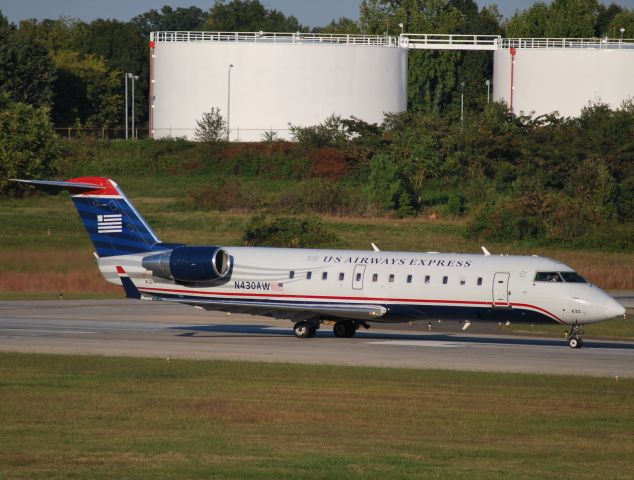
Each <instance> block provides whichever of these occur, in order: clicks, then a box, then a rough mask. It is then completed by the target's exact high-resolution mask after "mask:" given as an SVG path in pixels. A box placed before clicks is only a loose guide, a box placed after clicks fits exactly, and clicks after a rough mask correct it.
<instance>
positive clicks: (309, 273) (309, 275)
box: [306, 272, 313, 280]
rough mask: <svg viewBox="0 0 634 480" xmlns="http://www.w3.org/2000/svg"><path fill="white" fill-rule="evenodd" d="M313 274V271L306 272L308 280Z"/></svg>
mask: <svg viewBox="0 0 634 480" xmlns="http://www.w3.org/2000/svg"><path fill="white" fill-rule="evenodd" d="M312 276H313V272H306V280H310V279H311V277H312Z"/></svg>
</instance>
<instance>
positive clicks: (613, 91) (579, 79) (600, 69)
mask: <svg viewBox="0 0 634 480" xmlns="http://www.w3.org/2000/svg"><path fill="white" fill-rule="evenodd" d="M513 60H514V64H513ZM493 65H494V66H493V98H494V99H495V100H503V101H505V102H506V103H507V104H508V105H509V106H511V107H512V110H513V112H514V113H520V112H524V113H527V114H528V113H531V112H535V113H536V114H537V115H541V114H546V113H551V112H553V111H557V112H559V114H560V115H562V116H578V115H579V114H580V113H581V110H582V109H583V108H584V107H587V106H588V105H590V104H592V103H597V102H602V103H607V104H609V105H610V106H611V107H612V108H616V107H619V106H620V105H621V103H622V102H623V101H624V100H627V99H628V98H631V97H634V80H633V79H634V44H632V43H629V41H627V42H623V43H622V42H619V41H618V40H617V41H607V40H599V39H588V40H586V39H503V40H502V46H501V48H500V49H499V50H496V51H495V52H494V62H493Z"/></svg>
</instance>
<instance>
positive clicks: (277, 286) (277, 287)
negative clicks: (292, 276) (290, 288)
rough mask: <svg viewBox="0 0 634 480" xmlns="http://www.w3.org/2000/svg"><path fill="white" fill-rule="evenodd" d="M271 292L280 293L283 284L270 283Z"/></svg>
mask: <svg viewBox="0 0 634 480" xmlns="http://www.w3.org/2000/svg"><path fill="white" fill-rule="evenodd" d="M271 290H273V291H274V292H282V291H283V290H284V284H283V283H278V282H271Z"/></svg>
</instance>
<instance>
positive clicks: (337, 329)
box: [293, 320, 370, 338]
mask: <svg viewBox="0 0 634 480" xmlns="http://www.w3.org/2000/svg"><path fill="white" fill-rule="evenodd" d="M360 326H363V327H364V328H370V325H368V324H367V323H366V322H363V321H358V320H341V321H339V322H336V323H335V326H334V328H333V333H334V334H335V337H339V338H352V337H354V334H355V333H357V330H359V327H360ZM318 329H319V323H317V322H297V323H296V324H295V326H294V327H293V333H294V334H295V336H296V337H297V338H312V337H314V336H315V334H316V333H317V330H318Z"/></svg>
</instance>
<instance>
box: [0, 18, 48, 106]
mask: <svg viewBox="0 0 634 480" xmlns="http://www.w3.org/2000/svg"><path fill="white" fill-rule="evenodd" d="M0 15H1V14H0ZM2 18H4V17H2ZM54 80H55V67H54V66H53V62H52V61H51V59H50V58H49V55H48V51H47V49H46V47H45V46H44V45H43V44H42V42H40V41H39V40H38V38H37V37H36V36H35V35H34V34H33V33H32V32H30V31H28V30H21V29H16V28H14V27H13V26H10V25H8V23H7V22H6V19H4V20H0V90H1V91H4V92H7V93H8V94H9V96H10V98H11V99H13V100H14V101H16V102H22V103H28V104H30V105H34V106H36V107H39V106H46V105H50V103H51V100H52V97H53V89H52V86H53V81H54Z"/></svg>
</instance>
